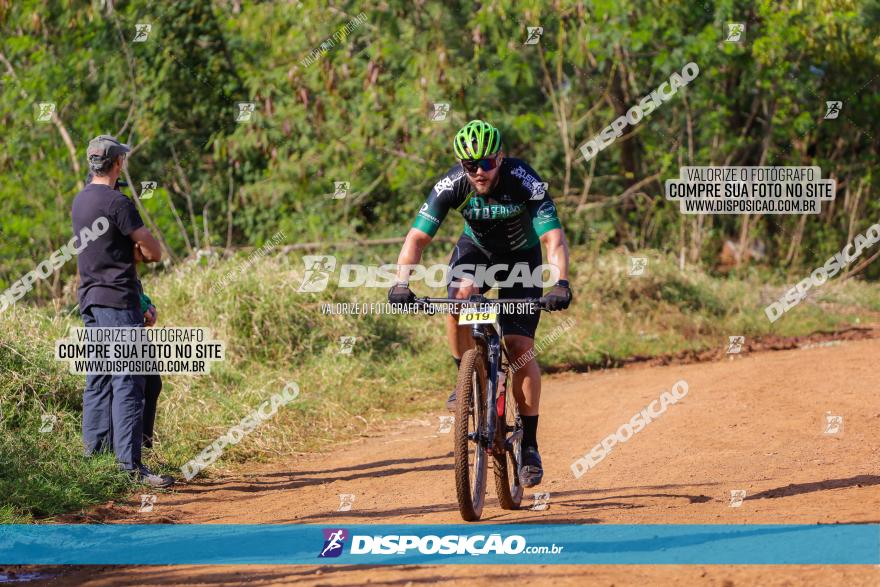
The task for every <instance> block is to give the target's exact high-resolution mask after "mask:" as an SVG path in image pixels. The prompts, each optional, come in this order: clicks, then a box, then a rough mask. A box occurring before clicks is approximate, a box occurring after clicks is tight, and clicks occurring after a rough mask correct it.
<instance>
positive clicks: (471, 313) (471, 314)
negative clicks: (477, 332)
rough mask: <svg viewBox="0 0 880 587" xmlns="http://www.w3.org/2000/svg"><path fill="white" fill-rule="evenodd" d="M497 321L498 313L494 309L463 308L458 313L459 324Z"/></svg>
mask: <svg viewBox="0 0 880 587" xmlns="http://www.w3.org/2000/svg"><path fill="white" fill-rule="evenodd" d="M497 321H498V313H497V312H496V311H494V310H481V309H476V308H463V309H462V310H461V313H460V314H459V315H458V323H459V324H495V323H496V322H497Z"/></svg>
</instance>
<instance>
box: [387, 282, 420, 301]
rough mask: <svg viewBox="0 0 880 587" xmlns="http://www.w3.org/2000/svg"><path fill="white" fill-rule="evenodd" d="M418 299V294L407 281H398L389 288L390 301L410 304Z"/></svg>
mask: <svg viewBox="0 0 880 587" xmlns="http://www.w3.org/2000/svg"><path fill="white" fill-rule="evenodd" d="M415 299H416V294H414V293H413V291H412V290H411V289H410V288H409V286H408V285H406V284H405V283H398V284H395V285H393V286H392V287H391V289H389V290H388V301H389V302H391V303H392V304H410V303H412V302H413V301H414V300H415Z"/></svg>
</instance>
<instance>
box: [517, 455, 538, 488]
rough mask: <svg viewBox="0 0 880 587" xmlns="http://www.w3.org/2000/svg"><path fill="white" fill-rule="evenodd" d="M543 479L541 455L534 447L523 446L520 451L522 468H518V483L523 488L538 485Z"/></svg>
mask: <svg viewBox="0 0 880 587" xmlns="http://www.w3.org/2000/svg"><path fill="white" fill-rule="evenodd" d="M543 478H544V467H543V466H542V465H541V455H540V454H539V453H538V449H537V448H535V447H534V446H524V447H523V449H522V466H521V467H520V468H519V482H520V483H521V484H522V486H523V487H534V486H535V485H540V483H541V479H543Z"/></svg>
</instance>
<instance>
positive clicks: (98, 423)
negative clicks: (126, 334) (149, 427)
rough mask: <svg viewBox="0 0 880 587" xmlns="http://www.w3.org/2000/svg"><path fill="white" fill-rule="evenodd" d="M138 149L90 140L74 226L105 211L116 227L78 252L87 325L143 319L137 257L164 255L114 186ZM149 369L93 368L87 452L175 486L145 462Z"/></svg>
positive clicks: (138, 476) (139, 476)
mask: <svg viewBox="0 0 880 587" xmlns="http://www.w3.org/2000/svg"><path fill="white" fill-rule="evenodd" d="M129 151H130V149H129V148H128V146H127V145H124V144H122V143H120V142H119V141H117V140H116V139H115V138H113V137H112V136H109V135H100V136H98V137H95V138H94V139H92V141H91V142H90V143H89V147H88V159H89V170H90V171H91V173H92V175H93V178H92V181H91V183H89V184H88V185H87V186H85V187H84V188H83V190H82V191H81V192H79V193H78V194H77V195H76V198H75V199H74V201H73V209H72V218H73V232H74V234H80V231H81V230H82V229H83V227H86V226H91V225H92V223H93V222H95V220H96V219H98V218H106V219H107V223H108V224H109V226H110V228H109V229H108V230H107V231H106V232H105V233H104V234H102V235H101V236H99V237H98V238H97V239H96V240H94V241H93V242H91V243H90V244H89V246H88V247H86V248H85V249H84V250H83V251H82V252H81V253H80V254H79V256H78V257H77V269H78V271H79V280H80V285H79V290H78V298H79V308H80V314H81V315H82V319H83V322H84V323H85V326H86V327H87V328H95V327H129V328H132V327H143V326H144V314H143V312H141V303H140V289H139V287H138V279H137V274H136V272H135V265H134V264H135V262H136V261H144V262H147V263H155V262H156V261H159V260H160V259H161V258H162V249H161V248H160V246H159V242H158V241H157V240H156V239H155V238H154V237H153V235H152V234H151V233H150V231H149V230H148V229H147V228H146V227H145V226H144V222H143V220H141V216H140V214H139V213H138V211H137V208H135V206H134V203H133V202H132V201H131V200H129V199H128V198H127V197H125V196H124V195H123V194H122V193H121V192H118V191H116V190H114V189H113V186H115V185H116V180H117V179H118V178H119V175H120V173H121V172H122V166H123V165H124V163H125V154H126V153H128V152H129ZM144 385H145V377H144V376H143V375H132V374H130V373H122V374H113V375H98V374H91V375H87V376H86V388H85V391H84V392H83V443H84V444H85V452H86V454H87V455H92V454H94V453H96V452H98V451H101V450H106V449H109V448H112V449H113V452H114V454H115V455H116V460H117V461H118V463H119V466H120V468H122V469H124V470H126V471H128V472H129V474H130V475H131V476H132V478H133V479H134V480H136V481H142V482H144V483H146V484H148V485H151V486H153V487H168V486H170V485H172V484H173V483H174V479H173V478H171V477H168V476H162V475H156V474H155V473H153V472H152V471H150V470H149V469H148V468H147V467H146V466H145V465H144V464H143V463H142V462H141V443H142V441H143V439H142V434H143V420H142V418H143V411H144Z"/></svg>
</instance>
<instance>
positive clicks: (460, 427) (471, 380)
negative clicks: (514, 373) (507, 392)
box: [455, 348, 489, 522]
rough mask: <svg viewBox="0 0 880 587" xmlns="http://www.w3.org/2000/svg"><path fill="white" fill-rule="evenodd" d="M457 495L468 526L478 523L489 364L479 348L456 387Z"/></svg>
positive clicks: (468, 356) (465, 359) (467, 358)
mask: <svg viewBox="0 0 880 587" xmlns="http://www.w3.org/2000/svg"><path fill="white" fill-rule="evenodd" d="M455 390H456V391H455V393H456V397H457V398H458V402H457V405H456V414H455V491H456V495H457V497H458V511H459V512H460V513H461V517H462V519H463V520H465V521H466V522H473V521H475V520H479V519H480V516H481V515H482V514H483V503H484V501H485V498H486V469H487V468H488V465H489V462H488V459H487V457H486V448H485V446H483V444H482V443H481V442H480V439H482V437H483V435H484V434H485V428H486V413H485V412H486V404H485V402H486V361H485V358H484V355H483V354H482V353H481V352H480V351H479V349H478V348H476V349H471V350H469V351H467V352H465V353H464V356H462V358H461V368H460V369H459V371H458V383H457V385H456V387H455Z"/></svg>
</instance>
